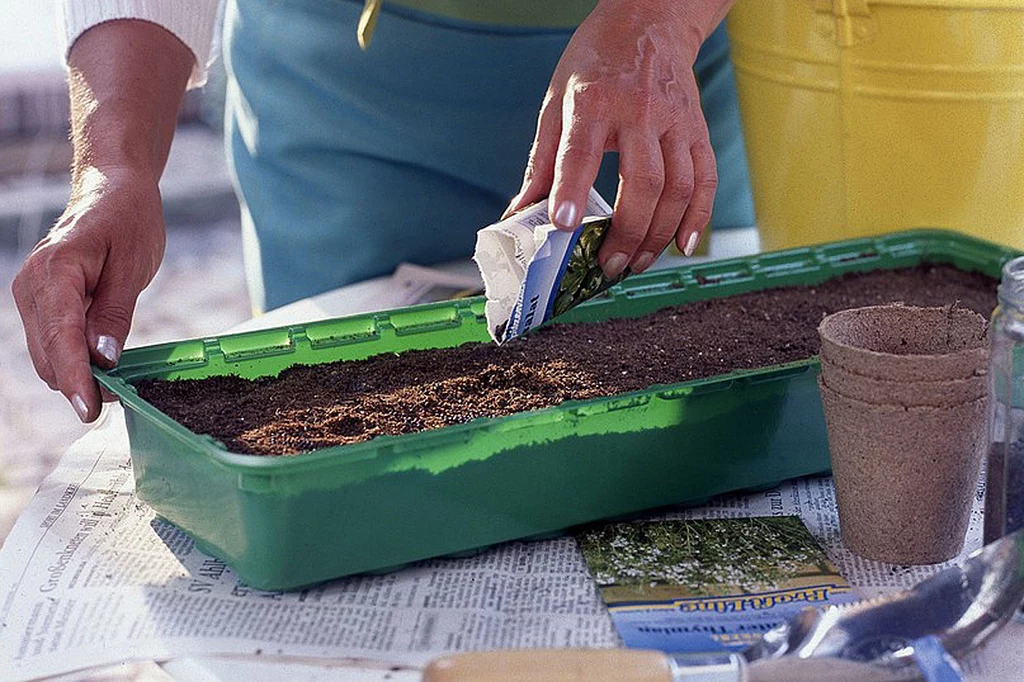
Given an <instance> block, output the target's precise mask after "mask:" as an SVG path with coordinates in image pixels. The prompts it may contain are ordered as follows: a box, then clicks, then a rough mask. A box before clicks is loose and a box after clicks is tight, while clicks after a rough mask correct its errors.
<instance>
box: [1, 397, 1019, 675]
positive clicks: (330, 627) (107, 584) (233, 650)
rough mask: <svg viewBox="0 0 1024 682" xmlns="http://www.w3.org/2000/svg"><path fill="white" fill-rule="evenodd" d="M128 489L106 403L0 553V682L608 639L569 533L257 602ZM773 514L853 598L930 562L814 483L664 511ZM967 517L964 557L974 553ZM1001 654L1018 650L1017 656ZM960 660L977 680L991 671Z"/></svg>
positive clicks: (116, 411) (975, 526)
mask: <svg viewBox="0 0 1024 682" xmlns="http://www.w3.org/2000/svg"><path fill="white" fill-rule="evenodd" d="M133 490H134V483H133V477H132V474H131V465H130V462H129V454H128V443H127V435H126V432H125V427H124V420H123V413H122V411H121V409H120V408H119V407H116V406H111V407H108V411H107V412H106V413H105V418H104V422H103V423H102V424H101V425H100V426H99V427H98V428H96V429H94V430H93V431H92V432H90V433H89V434H88V435H87V436H86V437H84V438H83V439H82V440H80V441H79V442H78V443H76V444H75V445H74V446H73V447H72V448H71V449H70V450H69V451H68V453H67V454H66V455H65V457H64V459H63V461H62V462H61V464H60V465H59V466H58V468H57V469H56V470H55V471H54V473H53V474H52V475H51V476H50V477H49V478H48V479H47V480H46V481H45V482H44V483H43V485H42V486H41V487H40V490H39V492H38V493H37V495H36V497H35V498H34V499H33V501H32V502H31V504H30V505H29V507H28V508H27V509H26V511H25V512H24V513H23V514H22V516H21V518H20V519H19V520H18V523H17V525H16V526H15V528H14V529H13V531H12V532H11V534H10V536H9V537H8V539H7V541H6V543H5V545H4V546H3V548H2V550H0V600H2V601H0V671H2V672H0V678H2V679H4V680H11V681H13V680H26V679H31V678H35V677H40V676H47V675H56V674H61V673H65V672H68V671H72V670H76V669H81V668H86V667H91V666H98V665H105V664H109V663H113V662H117V661H122V660H166V659H169V658H173V657H180V656H190V655H202V654H206V655H210V654H247V655H261V656H298V657H330V658H334V659H338V658H345V657H352V658H356V659H372V660H378V661H385V662H391V663H395V664H412V665H419V664H422V663H424V662H425V661H426V660H428V659H430V658H431V657H433V656H435V655H437V654H440V653H442V652H451V651H464V650H472V649H481V648H498V647H531V646H545V647H548V646H592V647H605V646H617V645H619V639H618V637H617V636H616V634H615V632H614V630H613V628H612V624H611V621H610V619H609V617H608V615H607V613H606V611H605V607H604V606H603V605H602V603H601V600H600V598H599V596H598V593H597V590H596V588H595V586H594V584H593V582H592V579H591V577H590V574H589V572H588V571H587V568H586V566H585V564H584V561H583V558H582V555H581V554H580V552H579V550H578V548H577V545H576V543H575V541H574V540H573V539H572V538H569V537H562V538H557V539H554V540H548V541H542V542H528V543H509V544H505V545H502V546H499V547H496V548H492V549H490V550H489V551H486V552H484V553H482V554H480V555H478V556H476V557H473V558H468V559H447V560H434V561H428V562H423V563H420V564H418V565H416V566H413V567H411V568H408V569H406V570H403V571H401V572H398V573H392V574H388V575H381V576H359V577H354V578H349V579H342V580H338V581H335V582H332V583H329V584H325V585H321V586H318V587H315V588H312V589H308V590H304V591H301V592H294V593H280V592H265V591H260V590H254V589H250V588H248V587H247V586H245V585H244V584H242V583H240V582H239V581H238V580H237V578H236V577H235V575H234V574H233V573H232V571H231V570H230V569H228V568H227V567H225V566H224V564H223V563H222V562H220V561H219V560H217V559H215V558H212V557H209V556H206V555H203V554H202V553H200V552H199V551H198V550H196V549H195V547H194V546H193V544H192V541H191V540H190V539H189V538H188V537H187V536H186V535H184V534H183V533H181V532H180V531H178V530H177V529H176V528H175V527H173V526H171V525H169V524H167V523H165V522H163V521H161V520H159V519H157V518H155V517H154V514H153V512H152V510H151V509H149V508H148V507H147V506H146V505H145V504H143V503H142V502H140V501H139V500H138V499H137V498H136V497H135V496H134V494H133ZM788 514H797V515H799V516H801V517H802V519H803V520H804V522H805V523H806V524H807V526H808V528H809V529H810V530H811V532H812V533H813V534H814V535H815V537H816V539H817V540H818V541H819V542H820V543H821V544H822V545H823V546H824V547H825V548H826V551H827V552H828V554H829V557H830V558H831V560H832V562H833V563H834V564H835V565H836V566H837V567H838V568H839V569H840V571H841V572H842V574H843V575H845V576H846V577H847V578H848V579H849V581H850V583H851V584H853V585H854V586H855V588H858V589H860V590H861V592H862V593H871V592H878V591H884V590H888V589H893V588H897V587H903V586H909V585H911V584H913V583H914V582H916V581H917V580H919V579H920V578H922V577H925V576H926V575H928V574H930V573H932V572H933V571H934V570H935V569H936V568H937V567H932V568H900V567H893V566H886V565H881V564H875V563H872V562H868V561H864V560H862V559H859V558H857V557H855V556H854V555H852V554H850V553H849V552H847V551H845V550H844V549H842V547H841V546H840V545H839V542H838V531H837V524H836V517H835V507H834V500H833V492H832V487H831V482H830V480H829V479H827V478H815V479H806V480H800V481H796V482H794V483H787V484H784V485H781V486H779V487H776V488H773V489H771V490H767V491H763V492H759V493H756V494H751V495H743V496H733V497H728V498H724V499H721V500H719V501H716V502H714V503H713V504H711V505H708V506H706V507H702V508H697V509H688V510H684V511H680V512H678V513H675V514H671V515H670V517H675V518H702V517H711V518H724V517H741V516H772V515H788ZM978 520H979V518H978V517H977V515H976V516H975V518H974V522H973V523H972V526H971V535H970V538H969V541H968V549H974V548H976V547H977V546H978V545H979V531H980V524H979V523H978ZM1012 648H1015V649H1016V650H1017V654H1015V655H1018V656H1019V650H1020V649H1021V647H1020V646H1019V645H1018V646H1016V647H1012ZM990 649H991V647H990ZM1004 649H1005V648H1004ZM995 664H996V665H1002V666H1003V667H1004V668H1006V669H1007V670H1010V669H1011V668H1010V665H1011V664H1010V663H1007V662H1005V661H1003V662H1000V661H998V660H997V661H996V663H995ZM971 665H974V666H975V667H974V668H973V669H974V670H975V673H977V671H978V670H983V669H984V668H983V666H991V665H993V664H992V663H991V661H989V660H988V659H986V660H985V661H979V662H975V663H973V664H971ZM1017 665H1019V663H1017ZM1017 670H1019V668H1017ZM971 679H990V678H989V677H987V676H982V677H972V678H971ZM1009 679H1013V678H1009Z"/></svg>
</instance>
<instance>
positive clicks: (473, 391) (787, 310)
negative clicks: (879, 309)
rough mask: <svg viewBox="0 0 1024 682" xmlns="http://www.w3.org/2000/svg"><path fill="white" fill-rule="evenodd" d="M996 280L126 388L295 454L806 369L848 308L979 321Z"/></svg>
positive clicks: (694, 309)
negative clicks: (792, 366) (936, 310)
mask: <svg viewBox="0 0 1024 682" xmlns="http://www.w3.org/2000/svg"><path fill="white" fill-rule="evenodd" d="M996 284H997V282H996V281H995V280H994V279H992V278H989V277H987V276H984V275H981V274H977V273H966V272H962V271H960V270H957V269H955V268H953V267H949V266H943V265H934V266H933V265H925V266H920V267H916V268H908V269H903V270H888V271H886V270H880V271H876V272H871V273H866V274H847V275H843V276H841V277H838V278H836V279H833V280H830V281H828V282H825V283H823V284H819V285H816V286H796V287H785V288H779V289H769V290H766V291H760V292H753V293H748V294H741V295H736V296H731V297H729V298H719V299H712V300H708V301H700V302H696V303H690V304H687V305H683V306H679V307H674V308H666V309H663V310H660V311H658V312H655V313H652V314H650V315H647V316H645V317H642V318H636V319H614V320H609V321H607V322H600V323H578V324H562V325H552V326H549V327H546V328H544V329H542V330H540V331H539V332H537V333H535V334H532V335H530V336H528V337H526V338H523V339H518V340H516V341H513V342H511V343H508V344H505V345H503V346H496V345H494V344H491V343H470V344H465V345H463V346H459V347H458V348H442V349H436V350H418V351H407V352H405V353H402V354H401V355H394V354H387V355H378V356H375V357H371V358H367V359H366V360H358V361H349V362H336V363H331V364H324V365H317V366H312V367H311V366H296V367H292V368H289V369H286V370H285V371H283V372H282V373H281V374H280V375H279V376H278V377H268V378H263V379H257V380H252V381H251V380H247V379H240V378H238V377H233V376H223V377H210V378H208V379H196V380H180V381H163V380H151V379H147V380H142V381H139V382H138V383H137V384H136V387H137V389H138V392H139V395H141V396H142V397H143V398H145V399H146V400H148V401H149V402H151V403H153V404H154V405H156V407H158V408H159V409H160V410H162V411H164V412H165V413H167V414H168V415H170V416H171V417H173V418H174V419H176V420H177V421H179V422H181V423H182V424H184V425H185V426H186V427H188V428H189V429H191V430H192V431H195V432H197V433H205V434H210V435H212V436H213V437H215V438H217V439H218V440H220V441H222V442H223V443H224V444H225V445H226V446H227V447H228V448H229V449H230V450H232V451H234V452H244V453H251V454H260V455H284V454H295V453H300V452H305V451H309V450H316V449H319V448H324V447H327V446H331V445H341V444H350V443H358V442H361V441H365V440H369V439H371V438H374V437H376V436H380V435H384V434H392V435H397V434H403V433H410V432H414V431H423V430H427V429H437V428H441V427H443V426H449V425H451V424H460V423H463V422H467V421H470V420H471V419H476V418H478V417H499V416H505V415H509V414H512V413H515V412H522V411H525V410H536V409H539V408H544V407H550V406H553V405H558V404H559V403H561V402H563V401H565V400H586V399H589V398H596V397H601V396H609V395H614V394H616V393H624V392H627V391H636V390H640V389H644V388H647V387H649V386H651V385H654V384H671V383H675V382H679V381H688V380H691V379H698V378H702V377H709V376H714V375H717V374H724V373H726V372H729V371H732V370H735V369H746V368H755V367H764V366H768V365H775V364H779V363H783V362H791V361H794V360H802V359H804V358H808V357H810V356H812V355H816V354H817V353H818V333H817V327H818V323H819V322H821V318H822V317H823V316H824V315H826V314H828V313H832V312H835V311H837V310H842V309H845V308H855V307H859V306H864V305H874V304H880V303H888V302H892V301H903V302H905V303H907V304H908V305H920V306H937V305H946V304H951V303H957V302H959V304H960V305H961V306H964V307H967V308H971V309H973V310H976V311H978V312H980V313H982V314H983V315H985V316H988V315H989V314H990V313H991V312H992V310H993V308H995V305H996Z"/></svg>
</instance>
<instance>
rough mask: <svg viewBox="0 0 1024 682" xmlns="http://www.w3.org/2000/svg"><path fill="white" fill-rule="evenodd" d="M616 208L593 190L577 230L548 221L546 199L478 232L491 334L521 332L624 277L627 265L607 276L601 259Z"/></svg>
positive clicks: (499, 337)
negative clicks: (617, 275) (616, 272)
mask: <svg viewBox="0 0 1024 682" xmlns="http://www.w3.org/2000/svg"><path fill="white" fill-rule="evenodd" d="M611 212H612V209H611V206H609V205H608V204H607V203H606V202H605V201H604V199H602V198H601V195H599V194H598V193H597V192H596V191H595V190H593V189H591V190H590V198H589V201H588V203H587V210H586V212H585V215H586V216H587V217H585V218H584V219H583V221H582V223H581V224H580V226H579V227H578V228H577V229H576V230H574V231H572V232H568V231H564V230H559V229H557V228H556V227H555V226H554V225H552V224H551V223H550V222H549V221H548V201H547V199H545V200H544V201H541V202H538V203H536V204H533V205H532V206H528V207H527V208H524V209H523V210H521V211H519V212H517V213H515V214H514V215H512V216H510V217H508V218H506V219H505V220H502V221H501V222H498V223H495V224H494V225H489V226H488V227H485V228H483V229H482V230H480V231H479V232H478V233H477V241H476V252H475V253H474V255H473V259H474V260H475V261H476V264H477V266H478V267H479V268H480V274H481V276H482V277H483V280H484V288H485V291H486V295H487V306H486V315H487V328H488V331H490V334H491V338H492V339H494V340H495V341H496V342H497V343H504V342H505V341H509V340H510V339H514V338H516V337H517V336H522V335H523V334H525V333H526V332H528V331H529V330H531V329H534V328H536V327H539V326H540V325H542V324H543V323H545V322H547V321H548V320H550V319H551V318H553V317H556V316H558V315H561V314H562V313H564V312H566V311H567V310H570V309H571V308H573V307H574V306H576V305H578V304H579V303H582V302H583V301H585V300H587V299H589V298H593V297H594V296H596V295H597V294H599V293H601V292H602V291H604V290H605V289H607V288H608V287H610V286H612V285H613V284H617V283H618V282H620V281H622V278H623V277H625V276H626V275H627V274H628V272H629V271H628V269H627V270H626V271H625V272H623V274H622V275H620V276H619V277H616V278H615V279H608V278H606V277H605V276H604V272H603V271H602V270H601V267H600V265H598V263H597V254H598V251H600V249H601V244H602V243H603V242H604V237H605V234H607V231H608V228H609V227H611V217H610V215H611Z"/></svg>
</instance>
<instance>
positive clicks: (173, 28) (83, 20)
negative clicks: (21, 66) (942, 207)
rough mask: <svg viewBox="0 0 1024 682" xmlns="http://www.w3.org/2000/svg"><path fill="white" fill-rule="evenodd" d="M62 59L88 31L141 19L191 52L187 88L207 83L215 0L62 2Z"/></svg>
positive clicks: (212, 52)
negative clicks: (193, 62) (191, 64)
mask: <svg viewBox="0 0 1024 682" xmlns="http://www.w3.org/2000/svg"><path fill="white" fill-rule="evenodd" d="M61 4H62V5H63V14H64V38H65V40H66V44H65V46H64V58H65V60H66V59H67V55H68V52H69V51H70V50H71V46H72V45H74V44H75V41H76V40H78V37H79V36H81V35H82V34H83V33H85V32H86V31H87V30H89V29H90V28H92V27H93V26H96V25H97V24H102V23H103V22H106V21H112V20H114V19H141V20H143V21H150V22H153V23H154V24H158V25H160V26H162V27H164V28H165V29H167V30H168V31H170V32H171V33H173V34H174V35H175V36H177V38H178V40H180V41H181V42H183V43H184V44H185V46H186V47H188V49H190V50H192V54H193V55H194V56H195V59H196V63H195V65H194V66H193V67H192V75H191V76H190V77H189V80H188V87H190V88H197V87H199V86H201V85H203V84H204V83H206V75H207V72H208V71H209V67H210V63H211V62H212V61H213V59H214V58H215V56H216V55H215V53H214V50H213V31H214V27H215V24H216V21H217V5H218V0H187V1H186V0H63V2H62V3H61Z"/></svg>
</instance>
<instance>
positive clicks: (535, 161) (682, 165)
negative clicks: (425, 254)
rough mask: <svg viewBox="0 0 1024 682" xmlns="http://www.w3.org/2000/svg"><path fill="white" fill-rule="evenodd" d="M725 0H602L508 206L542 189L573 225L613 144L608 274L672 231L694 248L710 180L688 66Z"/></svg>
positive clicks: (557, 86) (605, 254) (640, 266)
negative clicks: (615, 184) (615, 174)
mask: <svg viewBox="0 0 1024 682" xmlns="http://www.w3.org/2000/svg"><path fill="white" fill-rule="evenodd" d="M730 4H731V1H725V0H707V1H705V2H686V3H680V2H664V0H602V1H601V2H600V3H599V4H598V6H597V7H596V8H595V9H594V11H593V12H592V13H591V14H590V16H588V17H587V19H586V20H585V21H584V22H583V23H582V24H580V26H579V28H578V29H577V30H576V33H575V34H574V35H573V37H572V39H571V40H570V41H569V44H568V46H566V49H565V52H564V53H563V54H562V58H561V59H560V60H559V62H558V66H557V67H556V68H555V72H554V75H553V76H552V78H551V84H550V85H549V86H548V91H547V95H546V96H545V98H544V103H543V105H542V106H541V111H540V118H539V121H538V124H537V134H536V136H535V138H534V142H533V148H532V149H531V151H530V159H529V162H528V164H527V167H526V173H525V175H524V178H523V186H522V189H520V191H519V193H518V194H517V195H516V196H515V197H514V198H513V199H512V203H511V204H510V205H509V208H508V211H507V212H506V213H511V212H513V211H515V210H517V209H519V208H521V207H523V206H527V205H529V204H531V203H533V202H535V201H538V200H540V199H542V198H544V197H545V196H550V198H551V202H550V206H551V221H552V223H554V224H555V225H556V226H557V227H558V228H560V229H566V230H572V229H575V228H576V227H578V226H579V222H580V220H581V219H582V217H583V211H584V208H585V206H586V202H587V194H588V192H589V190H590V187H591V186H592V185H593V184H594V180H595V179H596V177H597V172H598V168H599V167H600V165H601V159H602V157H603V155H604V153H605V152H606V151H617V152H618V153H619V191H618V196H617V197H616V200H615V212H614V215H613V218H612V229H611V230H610V232H609V233H608V237H607V238H606V239H605V243H604V245H603V246H602V248H601V253H600V255H599V261H600V263H601V267H602V269H603V270H604V272H605V274H606V275H608V276H609V277H615V276H617V275H619V274H620V273H621V272H622V271H623V270H624V269H625V268H626V267H627V266H629V267H630V269H631V270H632V271H633V272H640V271H643V270H644V269H646V268H647V267H648V266H649V265H650V264H651V263H652V262H653V261H654V259H655V258H657V257H658V255H659V254H660V253H661V252H662V250H663V249H664V248H665V247H666V246H668V244H669V242H670V241H671V240H672V239H673V238H675V240H676V244H677V245H678V246H679V249H680V250H681V251H683V252H684V253H686V254H687V255H691V254H692V253H693V249H694V248H695V247H696V245H697V242H698V241H699V239H700V235H701V233H702V232H703V230H704V228H705V226H706V225H707V224H708V221H709V220H710V218H711V206H712V203H713V201H714V197H715V188H716V186H717V183H718V177H717V173H716V170H715V157H714V153H713V151H712V149H711V142H710V140H709V139H708V128H707V124H706V123H705V121H704V114H703V112H702V111H701V107H700V92H699V91H698V89H697V83H696V80H695V78H694V74H693V64H694V61H695V60H696V58H697V51H698V50H699V49H700V46H701V44H702V43H703V41H704V39H705V38H706V37H707V36H708V35H709V34H710V33H711V31H712V30H713V29H714V28H715V26H716V25H717V24H718V23H719V22H720V21H721V19H722V18H723V17H724V15H725V13H726V11H727V10H728V7H729V5H730Z"/></svg>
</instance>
